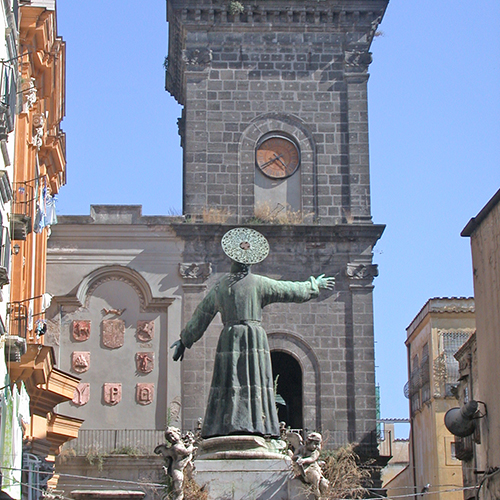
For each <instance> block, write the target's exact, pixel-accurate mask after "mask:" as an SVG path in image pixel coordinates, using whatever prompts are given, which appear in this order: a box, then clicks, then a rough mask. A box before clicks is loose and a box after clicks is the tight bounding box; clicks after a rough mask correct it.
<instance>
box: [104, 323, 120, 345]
mask: <svg viewBox="0 0 500 500" xmlns="http://www.w3.org/2000/svg"><path fill="white" fill-rule="evenodd" d="M124 339H125V321H123V320H122V319H104V320H102V343H103V344H104V345H105V346H106V347H109V348H110V349H117V348H118V347H121V346H122V345H123V342H124Z"/></svg>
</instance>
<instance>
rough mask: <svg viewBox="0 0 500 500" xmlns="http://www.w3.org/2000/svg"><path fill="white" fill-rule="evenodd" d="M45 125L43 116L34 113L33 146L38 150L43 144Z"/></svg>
mask: <svg viewBox="0 0 500 500" xmlns="http://www.w3.org/2000/svg"><path fill="white" fill-rule="evenodd" d="M44 125H45V116H44V115H43V114H42V113H35V114H34V115H33V146H36V147H37V148H38V149H40V148H41V147H42V144H43V127H44Z"/></svg>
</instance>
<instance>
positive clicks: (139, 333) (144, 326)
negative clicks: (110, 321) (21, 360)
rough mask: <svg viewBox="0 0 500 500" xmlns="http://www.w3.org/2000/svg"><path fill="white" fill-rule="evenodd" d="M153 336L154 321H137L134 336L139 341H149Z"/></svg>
mask: <svg viewBox="0 0 500 500" xmlns="http://www.w3.org/2000/svg"><path fill="white" fill-rule="evenodd" d="M154 336H155V322H154V320H151V321H144V320H141V321H138V322H137V329H136V337H137V340H138V341H139V342H151V341H152V340H153V338H154Z"/></svg>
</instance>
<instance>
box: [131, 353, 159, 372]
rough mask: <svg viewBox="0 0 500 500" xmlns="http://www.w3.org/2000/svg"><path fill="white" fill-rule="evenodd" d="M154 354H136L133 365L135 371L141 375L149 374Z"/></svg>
mask: <svg viewBox="0 0 500 500" xmlns="http://www.w3.org/2000/svg"><path fill="white" fill-rule="evenodd" d="M154 361H155V358H154V352H138V353H136V355H135V365H136V367H137V371H138V372H141V373H150V372H152V371H153V368H154Z"/></svg>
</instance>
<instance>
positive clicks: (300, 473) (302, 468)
mask: <svg viewBox="0 0 500 500" xmlns="http://www.w3.org/2000/svg"><path fill="white" fill-rule="evenodd" d="M286 440H287V441H288V442H289V443H290V444H291V445H292V447H293V448H294V451H293V452H289V454H290V457H291V459H292V468H293V471H294V473H295V477H298V478H300V479H301V480H302V481H303V482H304V483H306V484H309V485H311V488H312V493H313V494H314V496H315V497H316V498H321V496H322V495H325V494H326V492H327V489H328V485H329V483H328V480H326V479H325V478H324V477H323V472H322V470H321V467H320V465H319V463H318V460H319V455H320V452H321V442H322V440H323V438H322V437H321V434H320V433H319V432H311V433H309V434H308V436H307V438H306V442H305V443H303V442H302V438H301V436H300V435H299V434H297V433H295V432H287V434H286Z"/></svg>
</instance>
